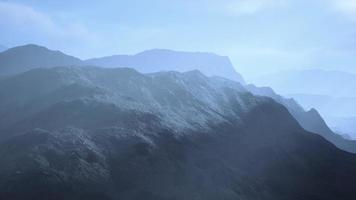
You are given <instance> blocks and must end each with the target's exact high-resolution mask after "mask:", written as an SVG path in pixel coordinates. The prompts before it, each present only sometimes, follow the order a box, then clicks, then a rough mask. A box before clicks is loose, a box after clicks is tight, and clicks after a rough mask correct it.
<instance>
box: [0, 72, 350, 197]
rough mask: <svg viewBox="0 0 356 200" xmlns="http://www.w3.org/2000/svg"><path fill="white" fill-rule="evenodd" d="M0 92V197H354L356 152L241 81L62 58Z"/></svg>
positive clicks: (8, 82)
mask: <svg viewBox="0 0 356 200" xmlns="http://www.w3.org/2000/svg"><path fill="white" fill-rule="evenodd" d="M40 77H42V80H44V77H47V79H46V84H40V83H42V82H41V81H39V80H40V79H39V78H40ZM31 87H36V88H37V90H36V93H35V94H34V93H28V92H27V91H28V89H27V88H31ZM73 94H76V95H75V96H74V95H73ZM0 97H1V99H2V101H1V102H0V127H1V128H2V129H3V130H2V131H1V132H2V133H4V130H6V131H5V132H6V133H8V134H7V136H8V138H7V139H4V140H1V141H0V142H1V145H0V198H3V199H14V200H17V199H19V200H20V199H28V198H32V199H48V198H50V197H53V196H56V197H57V198H58V199H98V200H99V199H110V200H115V199H145V200H151V199H152V200H156V199H184V198H189V197H191V196H195V198H196V199H208V200H209V199H211V200H213V199H229V200H230V199H231V200H232V199H251V200H252V199H267V200H283V199H297V198H305V199H310V198H316V199H326V200H329V199H330V200H331V199H335V198H342V199H352V198H354V197H356V196H355V194H354V192H353V191H354V188H353V187H352V184H351V183H353V182H354V181H355V180H356V174H354V173H353V170H354V169H353V166H355V164H356V156H355V155H353V154H349V153H347V152H344V151H341V150H339V149H337V148H336V147H335V146H334V145H332V144H331V143H329V142H327V141H326V140H325V139H323V138H322V137H321V136H318V135H316V134H312V133H310V132H306V131H305V130H304V129H303V128H302V127H301V126H300V125H299V124H298V122H297V121H296V120H295V119H294V118H293V117H292V116H291V114H290V113H289V111H288V110H287V109H286V108H285V107H284V106H282V105H281V104H279V103H277V102H275V101H274V100H272V99H271V98H267V97H258V96H254V95H252V94H251V93H249V92H248V91H247V90H246V89H244V87H242V86H241V84H238V83H236V82H234V81H229V80H226V79H220V78H218V79H216V78H209V77H206V76H204V75H202V74H201V73H199V72H198V71H192V72H186V73H179V72H160V73H156V74H141V73H138V72H137V71H135V70H133V69H127V68H121V69H104V68H98V67H56V68H42V69H34V70H31V71H28V72H25V73H22V74H18V75H15V76H12V77H8V78H6V79H3V80H0ZM15 97H21V98H15ZM137 97H140V98H137ZM14 99H21V101H14ZM16 110H22V112H21V113H17V112H14V111H16ZM7 113H12V115H11V116H9V115H6V114H7ZM281 121H283V123H281ZM175 122H178V123H179V124H178V125H177V124H176V123H175ZM182 124H183V125H184V126H181V125H182ZM256 124H258V126H256ZM11 130H12V131H11ZM1 137H4V135H3V134H2V135H0V138H1ZM34 177H35V178H34ZM341 180H342V182H343V183H345V185H341V184H339V183H340V181H341ZM197 186H198V187H197ZM261 191H263V192H261Z"/></svg>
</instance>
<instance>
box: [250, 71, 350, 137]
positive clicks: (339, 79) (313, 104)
mask: <svg viewBox="0 0 356 200" xmlns="http://www.w3.org/2000/svg"><path fill="white" fill-rule="evenodd" d="M256 83H257V84H258V85H269V86H271V87H272V88H273V89H275V90H276V91H277V92H278V93H280V94H282V95H283V96H288V97H292V98H294V99H295V100H296V101H298V103H300V104H301V105H302V106H303V107H304V108H305V109H311V108H315V109H317V110H318V111H319V112H320V113H321V115H322V116H323V118H324V119H325V121H326V123H327V124H328V125H329V126H330V127H331V128H332V129H333V130H334V131H336V132H341V133H342V134H345V133H346V134H349V135H351V136H353V137H355V136H356V129H352V127H354V126H353V124H354V123H356V121H354V120H353V119H354V117H355V116H356V103H355V100H356V96H355V92H354V91H355V90H356V75H355V74H352V73H347V72H341V71H326V70H304V71H285V72H281V73H277V74H272V75H267V76H264V77H262V78H261V79H258V80H256ZM344 119H348V120H344Z"/></svg>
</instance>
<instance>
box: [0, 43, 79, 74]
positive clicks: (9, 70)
mask: <svg viewBox="0 0 356 200" xmlns="http://www.w3.org/2000/svg"><path fill="white" fill-rule="evenodd" d="M81 63H82V61H81V60H79V59H78V58H75V57H72V56H68V55H66V54H63V53H62V52H60V51H52V50H49V49H47V48H45V47H41V46H37V45H32V44H31V45H25V46H18V47H14V48H11V49H8V50H6V51H4V52H2V53H0V74H14V73H19V72H24V71H27V70H30V69H33V68H39V67H55V66H68V65H80V64H81Z"/></svg>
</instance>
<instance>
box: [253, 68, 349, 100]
mask: <svg viewBox="0 0 356 200" xmlns="http://www.w3.org/2000/svg"><path fill="white" fill-rule="evenodd" d="M254 83H255V84H257V85H259V86H269V87H272V88H273V89H275V90H276V91H277V92H278V93H279V94H282V95H286V94H313V95H327V96H331V97H351V96H354V97H355V96H356V94H355V91H356V74H352V73H347V72H341V71H326V70H301V71H284V72H280V73H275V74H270V75H265V76H263V77H260V78H258V79H256V80H254Z"/></svg>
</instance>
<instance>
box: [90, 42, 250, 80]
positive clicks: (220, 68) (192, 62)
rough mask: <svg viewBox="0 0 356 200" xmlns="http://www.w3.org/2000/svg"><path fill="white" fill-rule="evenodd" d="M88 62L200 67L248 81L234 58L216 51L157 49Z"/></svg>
mask: <svg viewBox="0 0 356 200" xmlns="http://www.w3.org/2000/svg"><path fill="white" fill-rule="evenodd" d="M86 63H87V64H90V65H96V66H103V67H111V68H113V67H130V68H134V69H136V70H137V71H139V72H142V73H152V72H159V71H179V72H184V71H189V70H192V69H197V70H199V71H201V72H202V73H204V74H205V75H207V76H221V77H225V78H228V79H230V80H234V81H238V82H240V83H244V80H243V78H242V76H241V75H240V74H238V73H236V71H235V70H234V67H233V65H232V63H231V61H230V59H229V58H228V57H226V56H218V55H216V54H213V53H200V52H196V53H191V52H181V51H172V50H166V49H154V50H148V51H144V52H142V53H138V54H136V55H115V56H109V57H103V58H95V59H89V60H86Z"/></svg>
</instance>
